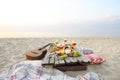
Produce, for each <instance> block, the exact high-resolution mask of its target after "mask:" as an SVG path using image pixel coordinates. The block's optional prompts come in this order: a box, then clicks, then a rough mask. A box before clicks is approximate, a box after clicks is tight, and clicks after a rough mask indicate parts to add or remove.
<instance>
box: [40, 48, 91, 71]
mask: <svg viewBox="0 0 120 80" xmlns="http://www.w3.org/2000/svg"><path fill="white" fill-rule="evenodd" d="M51 49H52V48H51V47H50V48H49V50H48V52H47V54H46V55H45V57H44V59H43V62H42V65H43V66H53V68H56V69H59V70H61V71H79V70H86V69H87V63H89V59H88V58H87V57H86V56H85V55H84V54H82V56H79V57H68V58H66V59H65V60H61V57H60V56H54V57H53V56H52V57H50V56H49V54H50V52H51ZM76 50H78V49H76Z"/></svg>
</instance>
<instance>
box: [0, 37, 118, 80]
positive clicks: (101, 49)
mask: <svg viewBox="0 0 120 80" xmlns="http://www.w3.org/2000/svg"><path fill="white" fill-rule="evenodd" d="M66 39H68V40H69V41H76V42H77V43H78V46H80V47H83V48H90V49H92V50H93V51H94V53H95V54H96V55H98V56H101V57H103V58H104V59H106V62H104V63H103V64H101V65H89V66H88V69H87V70H86V71H73V72H72V71H68V72H65V73H66V74H68V75H70V76H73V77H75V76H77V75H78V74H79V75H83V74H85V73H87V72H91V71H92V72H96V73H98V74H100V75H101V76H102V78H103V80H120V79H119V78H120V62H119V61H120V38H66ZM55 40H60V41H62V40H63V38H0V73H3V72H4V71H5V70H7V68H8V67H9V66H10V65H13V64H15V63H18V62H20V61H24V60H25V52H26V51H28V50H32V49H35V48H39V47H41V46H43V45H45V44H47V43H49V42H54V41H55Z"/></svg>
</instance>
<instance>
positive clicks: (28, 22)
mask: <svg viewBox="0 0 120 80" xmlns="http://www.w3.org/2000/svg"><path fill="white" fill-rule="evenodd" d="M13 36H14V37H29V36H33V37H35V36H36V37H81V36H88V37H89V36H98V37H99V36H100V37H101V36H107V37H109V36H113V37H116V36H117V37H120V0H1V1H0V37H13Z"/></svg>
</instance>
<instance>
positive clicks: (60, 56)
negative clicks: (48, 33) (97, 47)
mask: <svg viewBox="0 0 120 80" xmlns="http://www.w3.org/2000/svg"><path fill="white" fill-rule="evenodd" d="M25 57H26V61H23V62H20V63H18V64H15V65H13V66H11V67H10V68H9V69H8V71H7V72H6V74H3V75H0V79H3V80H4V79H5V80H62V79H63V80H102V79H101V77H100V76H99V75H98V74H97V73H94V72H89V73H87V74H85V75H83V76H80V75H79V74H78V76H77V77H76V78H74V77H70V76H68V75H66V74H65V73H64V72H66V71H83V70H87V66H88V65H94V64H95V65H96V64H97V65H99V64H101V63H103V62H104V61H105V60H104V59H103V58H102V57H99V56H97V55H95V54H94V52H93V51H92V50H90V49H86V48H78V47H77V43H76V42H68V40H66V39H65V40H64V41H63V42H59V41H55V42H53V43H48V44H46V45H44V46H43V47H41V48H39V49H34V50H30V51H27V52H26V53H25Z"/></svg>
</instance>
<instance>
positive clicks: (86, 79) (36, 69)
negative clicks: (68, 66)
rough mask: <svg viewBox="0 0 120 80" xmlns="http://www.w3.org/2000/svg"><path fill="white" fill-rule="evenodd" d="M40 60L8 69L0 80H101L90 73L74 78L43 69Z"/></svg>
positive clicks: (18, 64)
mask: <svg viewBox="0 0 120 80" xmlns="http://www.w3.org/2000/svg"><path fill="white" fill-rule="evenodd" d="M41 62H42V61H40V60H38V61H22V62H20V63H17V64H15V65H12V66H10V67H9V69H8V70H7V71H6V72H5V73H3V74H1V75H0V80H101V79H100V76H99V75H98V74H96V73H93V72H90V73H87V74H85V75H83V76H80V75H78V76H77V77H76V78H74V77H70V76H68V75H66V74H65V73H63V72H61V71H59V70H57V69H50V68H43V67H42V65H41Z"/></svg>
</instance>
